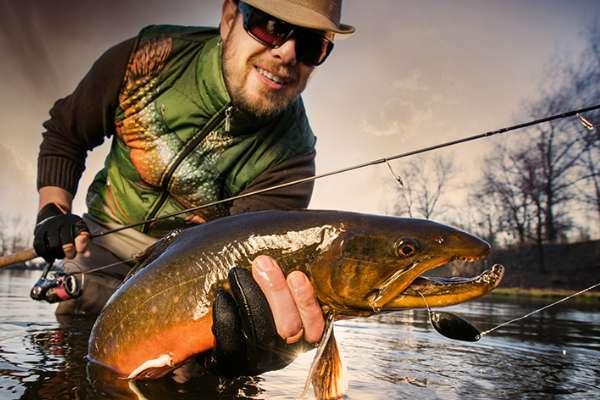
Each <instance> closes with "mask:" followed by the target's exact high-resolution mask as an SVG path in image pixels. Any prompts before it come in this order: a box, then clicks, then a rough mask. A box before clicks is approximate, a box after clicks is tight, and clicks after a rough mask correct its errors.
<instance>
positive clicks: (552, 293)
mask: <svg viewBox="0 0 600 400" xmlns="http://www.w3.org/2000/svg"><path fill="white" fill-rule="evenodd" d="M584 289H585V288H584ZM577 292H578V291H577V290H566V289H553V288H544V289H539V288H515V287H499V288H497V289H495V290H493V291H492V292H491V293H490V294H488V296H491V297H496V298H523V297H531V298H539V299H549V300H559V299H562V298H565V297H568V296H570V295H572V294H574V293H577ZM568 301H573V302H578V303H600V292H598V291H589V292H585V293H582V294H580V295H577V296H575V297H573V298H571V299H569V300H568Z"/></svg>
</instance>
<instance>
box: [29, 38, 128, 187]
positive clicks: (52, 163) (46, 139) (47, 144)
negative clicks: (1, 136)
mask: <svg viewBox="0 0 600 400" xmlns="http://www.w3.org/2000/svg"><path fill="white" fill-rule="evenodd" d="M134 45H135V39H129V40H127V41H125V42H122V43H120V44H118V45H116V46H114V47H112V48H111V49H109V50H108V51H107V52H106V53H104V54H103V55H102V56H100V58H99V59H98V60H97V61H96V62H95V63H94V65H93V66H92V68H91V69H90V71H89V72H88V73H87V75H86V76H85V77H84V78H83V80H82V81H81V82H80V83H79V85H78V86H77V88H76V89H75V91H74V92H73V93H72V94H70V95H69V96H67V97H65V98H63V99H60V100H58V101H57V102H56V103H55V104H54V106H53V107H52V109H51V110H50V119H49V120H48V121H46V122H45V123H44V124H43V125H44V128H45V129H46V132H44V133H43V134H42V135H43V141H42V144H41V145H40V153H39V156H38V176H37V186H38V189H39V188H40V187H43V186H58V187H61V188H63V189H65V190H67V191H68V192H70V193H71V194H73V195H74V194H75V192H76V191H77V184H78V182H79V178H80V177H81V174H82V173H83V170H84V168H85V158H86V156H87V151H89V150H92V149H93V148H94V147H96V146H98V145H100V144H102V142H103V141H104V137H109V136H110V135H112V134H113V133H114V132H113V131H114V113H115V109H116V108H117V106H118V96H119V91H120V88H121V83H122V81H123V75H124V74H125V69H126V67H127V63H128V61H129V55H130V53H131V51H132V49H133V47H134Z"/></svg>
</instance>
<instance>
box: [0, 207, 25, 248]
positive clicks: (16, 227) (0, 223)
mask: <svg viewBox="0 0 600 400" xmlns="http://www.w3.org/2000/svg"><path fill="white" fill-rule="evenodd" d="M31 236H32V235H31V232H30V228H28V227H27V226H25V223H24V220H23V218H22V217H19V216H11V217H8V216H3V215H0V255H7V254H13V253H15V252H16V251H18V250H22V249H23V248H25V247H26V246H27V244H28V242H29V238H30V237H31Z"/></svg>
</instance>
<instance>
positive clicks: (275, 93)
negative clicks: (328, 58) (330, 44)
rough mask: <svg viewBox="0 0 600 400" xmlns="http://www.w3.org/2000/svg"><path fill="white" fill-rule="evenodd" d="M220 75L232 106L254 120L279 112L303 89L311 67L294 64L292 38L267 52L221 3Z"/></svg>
mask: <svg viewBox="0 0 600 400" xmlns="http://www.w3.org/2000/svg"><path fill="white" fill-rule="evenodd" d="M220 30H221V38H222V40H223V74H224V77H225V84H226V85H227V89H228V91H229V94H230V96H231V99H232V101H233V103H234V105H235V106H236V107H238V108H240V109H242V110H244V111H247V112H250V113H252V114H254V115H255V116H257V117H268V116H271V115H275V114H278V113H279V112H281V111H283V110H284V109H285V108H286V107H287V106H288V105H289V104H290V102H292V101H293V100H294V99H296V98H297V97H298V96H299V95H300V93H302V91H303V90H304V88H305V87H306V83H307V81H308V78H309V76H310V74H311V73H312V71H313V69H314V67H309V66H307V65H305V64H303V63H300V62H297V61H296V42H295V39H294V38H293V37H292V38H291V39H290V40H288V41H287V42H285V43H284V44H283V45H282V46H280V47H278V48H276V49H271V48H268V47H266V46H264V45H262V44H261V43H259V42H258V41H256V40H255V39H253V38H252V37H251V36H250V35H248V33H246V31H245V30H244V27H243V23H242V15H241V13H240V12H239V11H238V7H237V4H236V3H235V2H234V1H233V0H225V2H224V3H223V14H222V18H221V27H220Z"/></svg>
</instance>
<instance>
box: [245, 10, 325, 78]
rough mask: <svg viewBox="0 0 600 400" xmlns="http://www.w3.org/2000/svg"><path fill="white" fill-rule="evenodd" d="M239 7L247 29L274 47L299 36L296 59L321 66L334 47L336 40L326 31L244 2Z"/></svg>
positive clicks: (258, 39)
mask: <svg viewBox="0 0 600 400" xmlns="http://www.w3.org/2000/svg"><path fill="white" fill-rule="evenodd" d="M238 7H239V9H240V12H241V13H242V19H243V25H244V30H245V31H246V32H247V33H248V34H249V35H250V36H252V37H253V38H254V39H255V40H256V41H258V42H259V43H261V44H263V45H264V46H267V47H269V48H271V49H276V48H278V47H280V46H282V45H283V44H284V43H285V42H287V41H288V40H289V39H290V38H291V37H292V36H293V37H294V39H296V59H297V60H298V61H299V62H301V63H303V64H305V65H308V66H310V67H314V66H317V65H321V64H322V63H323V62H324V61H325V59H327V56H329V53H331V50H332V49H333V42H332V41H331V40H329V39H327V38H326V37H325V36H324V34H323V32H319V31H315V30H311V29H307V28H301V27H299V26H296V25H292V24H290V23H287V22H285V21H282V20H280V19H278V18H275V17H273V16H271V15H269V14H267V13H265V12H263V11H261V10H259V9H257V8H254V7H252V6H251V5H249V4H246V3H244V2H240V3H239V6H238Z"/></svg>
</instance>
